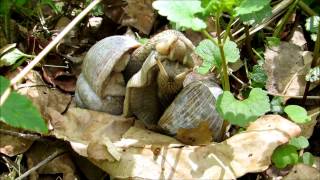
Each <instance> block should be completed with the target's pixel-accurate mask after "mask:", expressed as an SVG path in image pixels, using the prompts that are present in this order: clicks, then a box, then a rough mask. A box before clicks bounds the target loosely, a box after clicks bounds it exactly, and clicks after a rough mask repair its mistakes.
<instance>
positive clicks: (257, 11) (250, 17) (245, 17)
mask: <svg viewBox="0 0 320 180" xmlns="http://www.w3.org/2000/svg"><path fill="white" fill-rule="evenodd" d="M271 11H272V8H271V6H270V0H259V1H256V0H243V1H242V2H241V3H240V5H239V6H238V7H236V8H235V16H239V17H240V19H241V20H242V22H243V23H244V24H249V25H251V24H254V23H259V22H261V21H262V20H263V19H264V18H266V17H268V16H271V15H272V12H271Z"/></svg>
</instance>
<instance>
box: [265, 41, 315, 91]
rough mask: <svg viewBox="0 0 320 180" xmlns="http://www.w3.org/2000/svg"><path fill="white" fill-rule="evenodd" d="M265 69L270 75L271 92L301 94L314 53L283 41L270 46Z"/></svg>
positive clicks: (269, 86) (268, 87) (269, 89)
mask: <svg viewBox="0 0 320 180" xmlns="http://www.w3.org/2000/svg"><path fill="white" fill-rule="evenodd" d="M264 57H265V63H264V65H263V67H264V70H265V71H266V73H267V75H268V81H267V84H266V88H267V90H268V91H269V92H271V93H275V94H282V95H287V96H298V95H299V96H301V95H303V92H304V87H305V85H306V81H305V75H306V73H307V72H308V70H309V69H310V66H311V61H312V53H311V52H309V51H302V50H301V49H300V47H299V46H297V45H294V44H290V43H287V42H281V44H280V46H278V47H271V48H268V49H267V50H266V52H265V54H264Z"/></svg>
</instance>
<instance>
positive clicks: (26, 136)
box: [0, 128, 41, 141]
mask: <svg viewBox="0 0 320 180" xmlns="http://www.w3.org/2000/svg"><path fill="white" fill-rule="evenodd" d="M0 134H4V135H9V136H14V137H19V138H23V139H28V140H33V141H35V140H39V139H40V138H41V136H40V135H37V134H26V133H21V132H15V131H9V130H5V129H1V128H0Z"/></svg>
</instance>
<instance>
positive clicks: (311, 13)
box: [298, 1, 318, 16]
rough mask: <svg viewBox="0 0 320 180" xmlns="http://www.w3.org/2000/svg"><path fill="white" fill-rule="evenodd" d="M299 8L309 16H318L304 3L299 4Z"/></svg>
mask: <svg viewBox="0 0 320 180" xmlns="http://www.w3.org/2000/svg"><path fill="white" fill-rule="evenodd" d="M298 5H299V7H300V8H301V9H302V10H303V11H304V12H305V13H306V14H307V15H309V16H317V15H318V14H317V13H316V12H314V11H313V10H312V9H311V8H310V7H309V6H308V5H307V4H306V3H304V2H303V1H299V2H298Z"/></svg>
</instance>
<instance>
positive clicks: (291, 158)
mask: <svg viewBox="0 0 320 180" xmlns="http://www.w3.org/2000/svg"><path fill="white" fill-rule="evenodd" d="M298 160H299V155H298V152H297V148H296V147H294V146H292V145H283V146H280V147H278V148H277V149H276V150H275V151H274V152H273V154H272V157H271V161H272V162H273V163H274V165H275V166H276V167H277V168H285V167H286V166H288V165H292V164H296V163H297V162H298Z"/></svg>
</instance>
